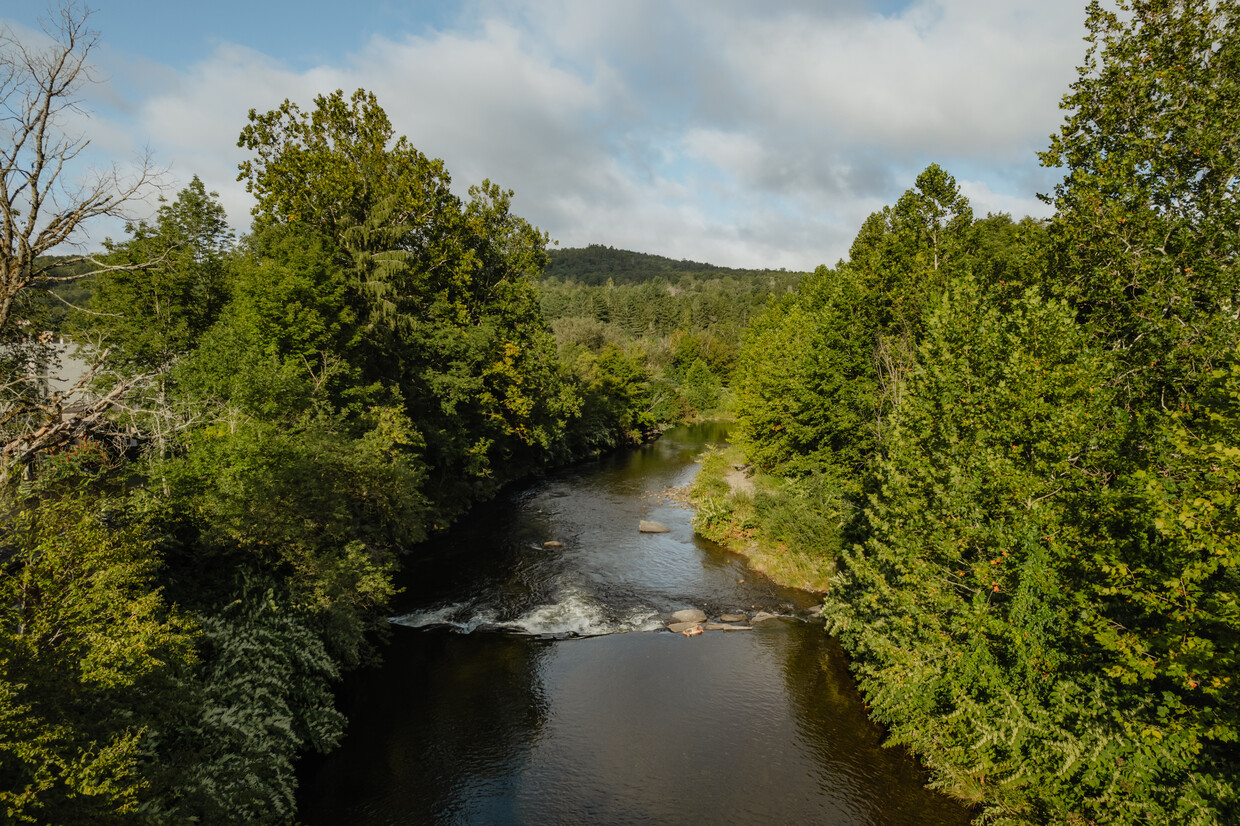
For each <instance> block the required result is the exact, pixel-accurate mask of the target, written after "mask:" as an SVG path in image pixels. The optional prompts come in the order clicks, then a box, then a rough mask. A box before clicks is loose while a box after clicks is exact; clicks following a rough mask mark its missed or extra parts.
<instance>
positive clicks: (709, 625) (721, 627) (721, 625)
mask: <svg viewBox="0 0 1240 826" xmlns="http://www.w3.org/2000/svg"><path fill="white" fill-rule="evenodd" d="M702 630H703V631H752V630H753V628H752V627H751V626H748V625H733V624H731V623H727V622H704V623H702Z"/></svg>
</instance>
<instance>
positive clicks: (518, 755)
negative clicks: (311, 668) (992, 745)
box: [301, 425, 968, 826]
mask: <svg viewBox="0 0 1240 826" xmlns="http://www.w3.org/2000/svg"><path fill="white" fill-rule="evenodd" d="M721 436H722V430H721V428H720V427H719V426H718V425H714V426H699V427H697V428H681V429H678V430H675V431H672V432H670V433H668V434H667V435H666V436H665V437H664V438H663V439H661V440H660V441H659V442H657V443H655V444H653V445H648V446H645V447H643V448H640V449H637V450H633V451H628V452H626V453H623V454H618V455H615V456H610V457H605V458H603V459H600V460H598V461H596V462H591V463H587V464H583V465H579V466H576V467H573V468H568V469H565V470H563V471H560V472H558V473H555V474H551V475H549V476H548V477H546V478H545V479H542V480H539V481H536V482H534V483H532V484H530V485H529V486H528V487H526V488H524V489H523V490H520V491H515V492H512V493H510V494H508V495H506V496H505V497H502V498H501V499H499V500H498V501H496V502H493V503H490V504H488V505H485V506H483V507H481V508H478V509H476V510H475V511H473V512H472V513H471V514H470V517H469V518H468V519H467V520H465V521H464V522H463V523H462V524H461V525H460V526H458V527H457V528H455V529H453V531H452V532H451V533H450V535H448V536H447V537H445V538H443V539H442V540H440V541H437V542H435V543H431V544H428V545H426V546H423V547H421V548H419V549H418V551H417V552H416V553H415V554H414V555H412V556H411V557H410V558H409V559H408V560H407V561H406V565H405V570H404V574H403V576H404V579H405V583H404V584H405V587H406V593H405V595H404V596H403V598H402V602H401V604H400V606H399V609H400V613H399V615H398V616H397V617H394V625H395V627H394V634H393V640H392V642H391V644H390V645H389V646H388V648H387V649H386V651H385V655H384V659H385V662H384V664H383V665H382V666H381V667H379V668H377V669H372V670H369V671H366V672H362V673H358V674H355V675H353V676H352V677H350V679H349V680H348V681H347V683H346V685H345V686H344V687H343V688H342V691H341V700H342V705H343V707H344V710H345V712H346V713H347V714H348V715H349V719H350V723H349V731H348V735H347V737H346V740H345V742H344V744H343V745H342V746H341V748H340V749H338V750H337V751H336V752H334V753H333V754H331V755H328V756H327V757H325V758H315V759H311V760H307V761H306V762H305V764H304V765H303V767H302V771H301V777H302V794H301V804H302V807H301V817H302V819H303V820H304V821H305V822H306V823H309V824H329V823H331V824H335V823H349V824H357V826H361V824H372V823H374V824H379V823H382V824H419V823H487V824H491V823H495V824H504V823H531V824H534V823H537V824H542V823H583V822H600V823H624V824H627V823H686V822H704V823H732V822H741V821H743V820H757V819H761V820H763V821H772V820H773V821H775V822H791V821H803V822H807V823H826V824H905V823H907V824H963V823H966V822H968V813H967V812H966V811H965V810H964V809H962V808H961V807H960V806H959V805H958V804H955V803H953V802H951V801H949V800H947V799H945V798H943V797H941V796H939V795H936V794H933V793H931V792H928V791H926V790H925V789H924V788H923V787H922V784H923V783H924V777H923V776H922V774H921V772H920V769H919V768H918V766H917V765H916V764H915V763H914V762H913V761H912V760H911V759H910V758H909V757H908V756H907V755H906V754H905V753H904V752H902V751H900V750H896V749H883V748H881V746H880V745H879V742H880V733H879V731H878V730H877V729H876V728H875V727H874V726H873V725H872V724H871V723H870V722H869V721H868V720H867V718H866V716H865V710H864V707H863V705H862V702H861V698H860V697H859V695H858V694H857V692H856V690H855V688H854V687H853V685H852V681H851V679H850V677H849V676H848V674H847V671H846V668H845V664H844V658H843V653H842V651H841V650H840V648H839V646H838V644H837V643H836V642H835V641H834V640H832V639H830V638H829V637H827V636H826V635H825V634H824V633H823V631H822V627H821V625H819V624H815V623H813V622H807V621H805V620H804V619H803V616H797V615H798V614H803V612H802V611H800V610H799V609H804V608H807V607H809V606H811V605H812V604H813V603H814V599H813V597H812V596H811V595H807V594H804V593H800V592H796V591H792V590H789V589H784V588H780V587H777V586H775V585H773V584H772V583H770V582H769V581H767V580H765V579H764V578H762V577H761V576H759V575H756V574H754V573H753V572H750V571H747V570H746V569H745V568H744V565H743V562H742V560H740V559H739V558H738V557H736V556H734V555H732V554H729V553H727V552H726V551H723V550H722V549H720V548H718V547H716V546H713V545H711V544H710V543H706V542H703V541H701V540H700V539H697V538H695V537H694V536H693V533H692V528H691V525H690V514H689V512H688V511H687V510H685V509H683V508H680V507H678V506H677V505H676V504H675V503H674V502H672V501H670V500H668V499H667V498H666V497H661V496H658V495H657V494H658V493H659V492H661V491H663V490H665V489H666V488H668V487H671V486H681V485H684V484H686V483H687V482H688V481H689V480H690V479H691V478H692V475H693V472H694V471H695V468H694V466H693V458H694V457H695V456H696V455H697V454H698V453H699V452H700V451H701V450H702V447H703V445H704V444H706V443H708V442H712V441H718V440H719V439H720V438H721ZM641 519H653V520H656V521H659V522H662V523H663V524H665V525H667V526H668V527H669V528H670V531H669V532H668V533H666V534H655V535H647V534H639V533H638V532H637V524H638V521H639V520H641ZM548 541H554V542H559V543H562V544H563V547H562V548H553V549H546V548H544V547H543V543H544V542H548ZM742 580H743V581H742ZM686 607H701V608H703V609H704V610H705V611H707V612H708V613H709V614H711V615H713V616H717V615H719V614H721V613H725V612H732V611H748V612H752V611H753V610H754V609H756V608H765V609H768V610H773V611H776V612H781V613H786V614H789V615H790V616H789V617H787V618H785V619H779V620H773V621H769V622H766V623H762V624H760V625H758V626H756V627H755V628H754V630H752V631H744V632H734V633H723V632H710V633H707V634H704V635H702V636H699V637H695V638H692V639H687V638H685V637H682V636H680V635H677V634H670V633H667V632H665V631H657V630H655V629H659V628H661V627H662V618H663V617H665V616H666V615H667V614H668V613H669V612H671V611H674V610H677V609H680V608H686Z"/></svg>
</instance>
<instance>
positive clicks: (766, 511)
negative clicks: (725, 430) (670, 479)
mask: <svg viewBox="0 0 1240 826" xmlns="http://www.w3.org/2000/svg"><path fill="white" fill-rule="evenodd" d="M701 460H702V469H701V471H699V473H698V475H697V478H696V479H695V480H694V482H693V484H692V485H690V487H689V499H690V502H691V503H692V504H693V506H694V508H695V509H696V511H697V513H696V514H695V515H694V518H693V527H694V530H695V531H697V533H698V534H699V535H701V536H704V537H705V538H707V539H709V540H711V541H712V542H717V543H719V544H720V545H723V546H724V547H726V548H728V549H729V550H731V551H734V552H736V553H739V554H742V555H744V556H745V557H746V558H747V559H748V562H749V565H750V567H751V568H753V569H754V570H756V571H759V572H761V573H763V574H765V575H766V576H768V577H770V578H771V579H773V580H774V581H776V582H778V583H780V584H783V585H788V586H791V587H793V588H802V589H804V590H807V591H816V592H820V593H823V592H826V590H827V589H828V585H829V582H830V579H831V576H832V575H833V574H834V572H835V558H836V555H837V553H838V551H839V548H840V542H841V538H840V525H841V523H842V521H843V517H844V508H845V505H844V502H843V498H842V496H841V495H840V492H839V490H838V487H837V486H836V485H835V484H834V483H833V482H832V481H831V480H829V479H827V478H826V477H825V476H809V477H804V478H800V479H783V478H780V477H776V476H768V475H765V474H761V473H755V474H753V475H749V474H748V473H747V472H743V471H740V470H738V468H739V467H743V466H744V465H745V464H746V460H745V456H744V453H743V452H742V451H741V449H740V448H738V447H736V446H727V447H723V448H720V447H710V448H708V449H707V451H706V452H705V453H703V454H702V457H701Z"/></svg>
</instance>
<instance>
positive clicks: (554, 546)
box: [543, 539, 564, 551]
mask: <svg viewBox="0 0 1240 826" xmlns="http://www.w3.org/2000/svg"><path fill="white" fill-rule="evenodd" d="M543 547H544V548H546V549H547V550H548V551H557V550H559V549H560V548H563V547H564V543H563V542H556V541H555V540H554V539H552V540H550V541H548V542H544V543H543Z"/></svg>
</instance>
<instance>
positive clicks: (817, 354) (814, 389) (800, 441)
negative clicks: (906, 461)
mask: <svg viewBox="0 0 1240 826" xmlns="http://www.w3.org/2000/svg"><path fill="white" fill-rule="evenodd" d="M872 319H873V312H872V309H871V304H870V302H869V296H868V294H867V291H866V290H865V287H864V286H863V285H862V283H861V282H860V280H859V279H858V278H856V276H855V273H854V271H853V270H851V269H843V270H840V271H831V270H828V269H827V268H826V267H819V268H818V271H817V272H815V273H814V275H813V277H812V278H809V279H806V280H805V281H804V282H803V283H802V286H801V290H800V292H799V293H798V295H797V296H796V297H795V298H789V299H786V300H784V301H781V302H777V303H773V304H771V305H770V306H769V307H768V308H767V310H766V312H765V313H764V314H763V315H762V316H760V317H759V318H757V319H755V321H754V323H753V324H752V325H750V328H749V330H748V331H747V332H746V338H745V341H744V345H743V349H742V351H741V359H740V364H739V367H738V369H737V381H736V385H737V402H736V403H737V406H738V408H739V416H738V420H739V421H738V423H739V426H740V433H739V436H738V442H739V443H740V444H741V445H743V446H744V447H745V450H746V453H747V454H748V455H749V457H750V459H751V460H752V461H753V462H754V463H755V464H757V465H758V466H759V467H761V468H763V469H765V470H774V469H778V470H779V471H780V472H782V473H787V474H793V475H795V474H798V473H804V472H808V471H827V472H830V473H834V474H836V475H838V476H839V477H840V478H845V477H847V476H851V475H853V474H855V473H857V472H858V471H859V470H860V469H861V468H862V467H864V465H865V462H866V461H867V460H868V457H869V454H870V452H871V451H873V449H874V445H875V437H876V431H875V425H876V416H875V409H874V396H875V393H876V387H875V385H876V381H877V377H876V372H875V367H874V361H873V348H874V345H873V326H872V324H873V321H872Z"/></svg>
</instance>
